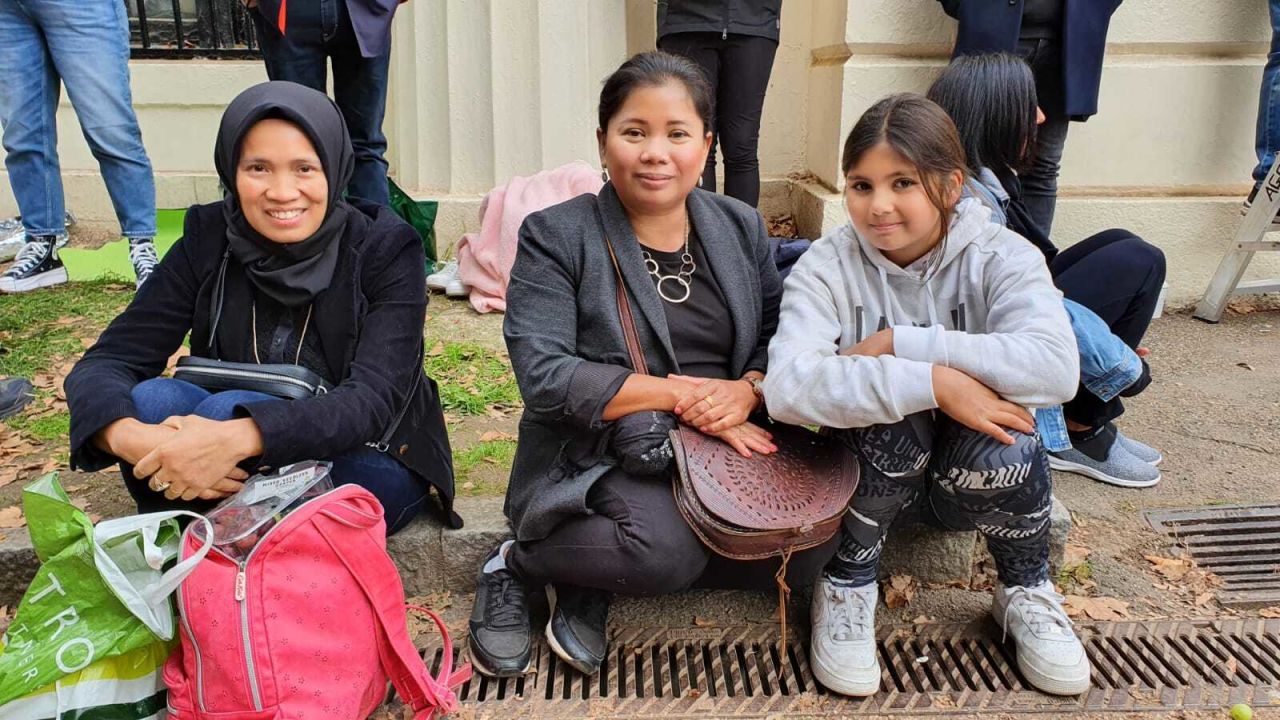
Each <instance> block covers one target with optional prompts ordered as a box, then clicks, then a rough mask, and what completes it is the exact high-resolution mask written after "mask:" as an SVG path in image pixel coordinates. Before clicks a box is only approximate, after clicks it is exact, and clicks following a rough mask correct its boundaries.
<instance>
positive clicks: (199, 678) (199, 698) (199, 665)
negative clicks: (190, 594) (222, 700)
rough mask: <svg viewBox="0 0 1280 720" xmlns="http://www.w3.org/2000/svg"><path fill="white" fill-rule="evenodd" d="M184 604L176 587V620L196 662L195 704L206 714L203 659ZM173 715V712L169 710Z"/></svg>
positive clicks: (179, 586)
mask: <svg viewBox="0 0 1280 720" xmlns="http://www.w3.org/2000/svg"><path fill="white" fill-rule="evenodd" d="M185 608H186V604H185V603H184V602H183V600H182V585H181V584H179V585H178V610H179V612H178V620H179V621H180V622H181V623H182V631H183V632H184V633H186V634H187V639H188V640H190V641H191V651H192V654H194V655H195V661H196V702H197V703H198V704H199V705H200V711H201V712H208V711H209V709H208V708H207V707H205V705H204V659H203V658H202V657H201V656H200V643H198V642H196V634H195V633H194V632H191V625H190V624H189V623H188V622H187V614H186V612H183V610H184V609H185ZM170 713H171V714H173V711H172V710H170Z"/></svg>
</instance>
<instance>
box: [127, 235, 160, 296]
mask: <svg viewBox="0 0 1280 720" xmlns="http://www.w3.org/2000/svg"><path fill="white" fill-rule="evenodd" d="M129 262H131V263H133V275H134V277H136V278H137V285H136V287H138V288H141V287H142V284H143V283H145V282H146V281H147V279H148V278H150V277H151V273H153V272H155V269H156V265H159V264H160V257H159V256H158V255H157V254H156V244H155V243H154V242H152V241H151V238H142V239H130V240H129Z"/></svg>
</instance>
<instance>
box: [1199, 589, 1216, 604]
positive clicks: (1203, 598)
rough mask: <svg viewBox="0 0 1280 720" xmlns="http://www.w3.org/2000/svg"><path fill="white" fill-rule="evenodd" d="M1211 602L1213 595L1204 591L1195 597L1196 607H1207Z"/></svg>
mask: <svg viewBox="0 0 1280 720" xmlns="http://www.w3.org/2000/svg"><path fill="white" fill-rule="evenodd" d="M1211 600H1213V593H1211V592H1209V591H1208V590H1206V591H1204V592H1202V593H1200V594H1199V595H1197V596H1196V607H1201V606H1203V605H1208V604H1209V602H1210V601H1211Z"/></svg>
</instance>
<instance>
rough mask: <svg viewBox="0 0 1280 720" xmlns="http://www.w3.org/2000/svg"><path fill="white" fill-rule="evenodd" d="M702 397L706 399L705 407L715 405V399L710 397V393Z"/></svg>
mask: <svg viewBox="0 0 1280 720" xmlns="http://www.w3.org/2000/svg"><path fill="white" fill-rule="evenodd" d="M702 399H703V400H706V401H707V407H709V408H713V407H715V406H716V403H715V401H714V400H712V399H711V396H710V395H708V396H706V397H704V398H702Z"/></svg>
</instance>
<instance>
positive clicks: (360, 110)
mask: <svg viewBox="0 0 1280 720" xmlns="http://www.w3.org/2000/svg"><path fill="white" fill-rule="evenodd" d="M252 14H253V21H254V24H255V25H256V26H257V31H258V43H259V45H261V47H262V57H263V59H264V60H265V61H266V64H267V76H268V77H270V78H271V79H272V80H288V81H290V82H296V83H298V84H299V85H306V86H307V87H309V88H313V89H315V90H319V91H320V92H325V91H326V80H327V65H328V61H329V59H330V58H332V60H333V99H334V101H336V102H337V103H338V108H339V109H340V110H341V111H342V117H343V119H344V120H346V122H347V132H349V133H350V134H351V148H352V150H354V151H355V156H356V167H355V173H354V174H353V175H352V176H351V183H350V184H349V185H347V194H348V195H351V196H353V197H358V198H363V199H365V200H368V201H370V202H376V203H379V204H382V205H390V204H391V196H390V194H389V192H388V191H387V161H386V158H385V157H384V156H385V155H386V152H387V137H386V135H384V134H383V132H382V119H383V117H384V116H385V115H386V111H387V68H388V66H389V65H390V63H391V47H390V46H389V45H388V47H387V50H386V51H385V52H383V53H382V54H381V55H378V56H377V57H371V58H367V57H364V55H363V54H362V53H361V52H360V42H359V41H358V40H357V39H356V33H355V30H354V29H353V28H352V26H351V16H350V15H349V14H348V13H347V3H346V1H345V0H313V1H312V2H308V3H297V2H295V3H290V4H289V24H288V26H287V28H286V29H287V31H288V34H287V35H281V34H280V30H279V28H277V27H276V25H275V24H274V23H271V22H267V21H266V19H264V18H263V17H262V13H260V12H258V11H257V10H254V11H253V13H252Z"/></svg>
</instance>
